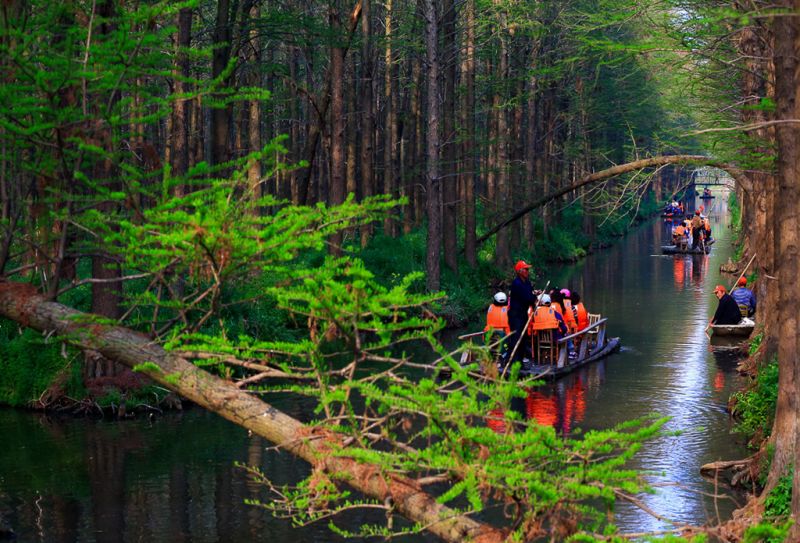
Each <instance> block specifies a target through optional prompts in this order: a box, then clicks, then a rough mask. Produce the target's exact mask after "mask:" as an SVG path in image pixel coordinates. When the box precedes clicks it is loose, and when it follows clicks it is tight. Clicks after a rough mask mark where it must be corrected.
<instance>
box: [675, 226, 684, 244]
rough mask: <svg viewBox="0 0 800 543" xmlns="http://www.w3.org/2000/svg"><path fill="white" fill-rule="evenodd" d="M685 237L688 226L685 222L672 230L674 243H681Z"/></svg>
mask: <svg viewBox="0 0 800 543" xmlns="http://www.w3.org/2000/svg"><path fill="white" fill-rule="evenodd" d="M685 239H686V227H685V226H684V225H683V224H679V225H678V226H676V227H675V228H674V229H673V230H672V243H674V244H675V245H681V244H682V243H683V242H684V240H685Z"/></svg>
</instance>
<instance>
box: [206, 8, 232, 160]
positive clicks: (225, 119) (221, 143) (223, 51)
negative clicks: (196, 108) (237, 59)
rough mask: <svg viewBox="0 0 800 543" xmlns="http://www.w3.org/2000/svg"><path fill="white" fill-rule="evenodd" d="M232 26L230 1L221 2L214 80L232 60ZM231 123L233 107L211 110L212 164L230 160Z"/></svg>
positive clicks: (215, 43)
mask: <svg viewBox="0 0 800 543" xmlns="http://www.w3.org/2000/svg"><path fill="white" fill-rule="evenodd" d="M231 25H232V21H231V5H230V0H219V1H218V2H217V16H216V23H215V25H214V37H213V44H214V51H213V53H212V57H211V77H212V78H214V79H216V78H219V77H221V76H222V74H223V73H224V71H225V68H227V67H228V63H229V62H230V59H231V35H232V32H231ZM226 80H227V77H226ZM219 85H222V86H226V83H223V82H220V83H219ZM216 97H217V99H219V100H224V94H223V93H218V94H217V95H216ZM230 123H231V107H230V106H229V105H220V104H217V105H216V106H215V107H214V108H213V109H212V110H211V160H210V162H211V164H214V165H217V164H222V163H224V162H227V161H229V160H230V152H229V149H230Z"/></svg>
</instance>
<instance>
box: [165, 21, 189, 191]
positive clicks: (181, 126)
mask: <svg viewBox="0 0 800 543" xmlns="http://www.w3.org/2000/svg"><path fill="white" fill-rule="evenodd" d="M191 40H192V9H191V8H183V9H181V10H180V11H179V12H178V37H177V42H176V46H177V53H176V54H175V95H176V100H175V105H174V106H173V108H172V130H171V138H170V140H171V141H172V146H171V147H172V150H171V153H170V159H171V160H170V165H171V167H172V175H173V176H174V177H183V176H185V175H186V172H188V171H189V124H190V122H191V109H190V108H191V104H192V102H191V100H189V98H188V97H187V95H188V93H189V82H188V78H189V56H188V55H187V54H186V51H187V50H188V48H189V47H190V46H191ZM185 188H186V187H185V185H184V184H183V183H180V184H178V185H176V186H175V187H174V188H173V194H175V196H178V197H181V196H183V195H184V194H185Z"/></svg>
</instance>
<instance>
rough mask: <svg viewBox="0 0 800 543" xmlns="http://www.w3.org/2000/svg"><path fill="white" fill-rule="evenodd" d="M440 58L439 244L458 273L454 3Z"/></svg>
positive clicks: (446, 13)
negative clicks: (440, 207)
mask: <svg viewBox="0 0 800 543" xmlns="http://www.w3.org/2000/svg"><path fill="white" fill-rule="evenodd" d="M441 43H442V45H443V47H442V55H441V58H443V59H444V60H443V66H442V68H443V71H444V74H443V75H444V77H443V81H442V83H443V88H442V96H443V104H442V107H443V112H442V151H441V156H442V166H441V168H440V172H439V175H440V178H441V180H442V182H441V186H442V204H443V205H442V242H443V246H444V262H445V264H446V265H447V267H449V268H450V269H451V270H453V271H454V272H458V243H457V227H458V224H457V218H458V190H457V189H458V183H457V181H458V178H457V177H456V175H455V159H456V153H455V151H456V146H455V139H456V119H455V115H456V108H455V95H456V3H455V1H454V0H444V6H443V13H442V40H441Z"/></svg>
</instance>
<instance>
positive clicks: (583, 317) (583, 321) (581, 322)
mask: <svg viewBox="0 0 800 543" xmlns="http://www.w3.org/2000/svg"><path fill="white" fill-rule="evenodd" d="M575 312H576V313H577V314H578V330H584V329H585V328H586V327H587V326H589V312H588V311H586V308H585V307H584V306H583V302H580V303H579V304H577V305H576V306H575Z"/></svg>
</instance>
